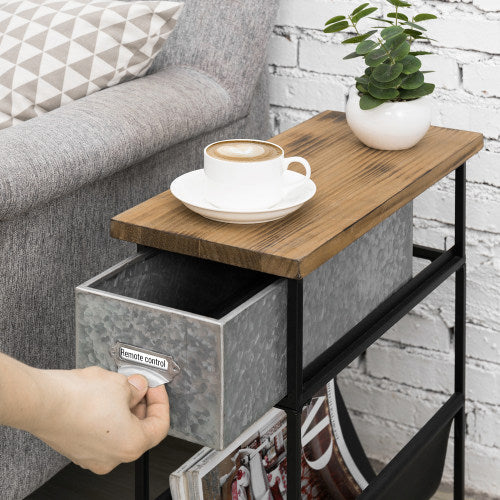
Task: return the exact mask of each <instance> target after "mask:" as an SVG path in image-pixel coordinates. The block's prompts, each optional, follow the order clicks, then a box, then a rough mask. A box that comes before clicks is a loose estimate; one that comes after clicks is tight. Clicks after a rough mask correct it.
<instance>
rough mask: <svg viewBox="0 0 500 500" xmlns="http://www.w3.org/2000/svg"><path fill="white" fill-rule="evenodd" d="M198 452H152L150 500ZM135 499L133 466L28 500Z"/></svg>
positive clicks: (46, 489)
mask: <svg viewBox="0 0 500 500" xmlns="http://www.w3.org/2000/svg"><path fill="white" fill-rule="evenodd" d="M198 449H199V446H197V445H194V444H191V443H187V442H186V441H181V440H180V439H176V438H172V437H167V439H165V441H163V443H161V444H160V445H159V446H157V447H156V448H155V449H153V450H152V451H151V459H150V475H151V477H150V488H151V496H150V498H152V499H155V498H156V497H158V496H159V495H160V494H161V493H163V492H164V491H165V489H166V488H167V487H168V476H169V474H170V473H171V472H172V471H174V470H175V469H176V468H177V467H179V466H180V465H181V464H182V463H183V462H185V461H186V460H187V459H188V458H189V457H191V456H192V455H193V454H194V453H196V451H198ZM173 450H175V453H174V452H173ZM133 498H134V466H133V464H122V465H120V466H119V467H117V468H116V469H115V470H113V471H112V472H111V473H109V474H107V475H106V476H97V475H95V474H92V473H91V472H89V471H86V470H83V469H81V468H80V467H78V466H76V465H74V464H70V465H68V466H67V467H65V468H64V469H63V470H62V471H61V472H59V473H58V474H56V475H55V476H54V477H53V478H52V479H51V480H50V481H49V482H48V483H46V484H45V485H43V486H42V487H41V488H39V489H38V490H37V491H35V492H34V493H33V494H31V495H30V496H29V497H27V498H26V499H25V500H59V499H71V500H128V499H130V500H133ZM207 500H208V499H207ZM432 500H453V494H452V493H451V489H450V488H449V487H447V486H443V488H442V489H441V490H440V491H438V492H437V493H436V495H435V496H434V497H433V499H432ZM466 500H487V499H486V497H479V496H476V495H474V497H466Z"/></svg>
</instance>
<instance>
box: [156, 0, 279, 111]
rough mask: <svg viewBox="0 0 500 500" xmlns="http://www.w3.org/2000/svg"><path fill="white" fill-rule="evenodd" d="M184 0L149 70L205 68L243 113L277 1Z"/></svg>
mask: <svg viewBox="0 0 500 500" xmlns="http://www.w3.org/2000/svg"><path fill="white" fill-rule="evenodd" d="M184 1H185V2H186V4H185V6H184V12H183V13H182V15H181V17H180V19H179V21H178V24H177V26H176V28H175V30H174V32H173V33H172V34H171V35H170V37H169V39H168V43H167V44H165V46H164V48H163V50H162V52H161V53H160V54H159V56H158V57H157V58H156V59H155V62H154V63H153V67H152V71H158V69H160V68H164V67H166V66H169V65H187V66H190V67H193V68H197V69H199V70H200V71H204V72H206V73H207V74H209V75H210V76H212V77H213V78H214V79H215V80H216V81H218V82H219V83H220V84H221V85H222V86H223V87H224V88H225V89H226V90H227V91H228V92H229V94H230V95H231V96H232V97H233V99H234V104H235V106H236V109H237V111H238V113H239V116H240V117H242V116H243V115H245V114H246V113H247V112H248V106H249V103H250V98H251V95H252V89H253V88H254V87H255V84H256V82H257V79H258V77H259V71H260V67H261V65H262V54H264V53H265V51H266V45H267V41H268V36H269V33H270V32H271V30H272V27H273V24H274V18H275V13H276V11H277V7H278V2H276V1H275V0H268V1H262V0H187V1H186V0H184ZM193 40H200V41H202V42H201V43H193Z"/></svg>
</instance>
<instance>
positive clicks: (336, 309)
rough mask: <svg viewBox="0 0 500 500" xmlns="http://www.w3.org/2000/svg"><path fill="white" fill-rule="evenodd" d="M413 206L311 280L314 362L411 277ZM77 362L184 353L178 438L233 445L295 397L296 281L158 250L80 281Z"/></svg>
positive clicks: (109, 363) (309, 325)
mask: <svg viewBox="0 0 500 500" xmlns="http://www.w3.org/2000/svg"><path fill="white" fill-rule="evenodd" d="M411 228H412V207H411V205H408V206H406V207H404V208H402V209H401V210H399V211H398V212H397V213H395V214H394V215H393V216H391V217H389V218H388V219H386V220H385V221H384V222H382V223H381V224H379V225H378V226H376V227H375V228H374V229H372V230H371V231H370V232H369V233H367V234H365V235H364V236H362V237H361V238H359V239H358V240H357V241H355V242H354V243H353V244H351V245H350V246H349V247H347V248H346V249H345V250H344V251H343V252H341V253H340V254H338V255H337V256H335V257H334V258H333V259H331V260H330V261H329V262H327V263H326V264H324V265H323V266H321V267H320V268H319V269H317V270H316V271H314V272H313V273H311V274H310V275H308V276H307V277H306V278H305V279H304V362H305V363H306V364H307V363H308V362H310V361H312V360H313V359H314V358H315V357H316V356H318V355H319V354H320V353H321V352H323V351H324V349H326V348H327V347H328V346H330V345H331V344H333V343H334V342H335V341H336V340H337V339H338V338H340V337H341V336H342V335H343V334H344V333H345V332H346V331H347V330H349V329H350V328H351V327H352V326H354V325H355V324H356V323H357V322H358V321H359V320H360V319H362V318H363V317H364V316H365V315H366V314H367V313H368V312H369V311H370V310H372V309H373V308H374V307H375V306H376V305H377V304H379V303H380V302H381V301H382V300H384V299H385V298H386V297H387V296H388V295H390V294H391V293H392V292H393V291H395V290H396V289H397V288H398V287H399V286H400V285H401V284H403V283H404V282H406V281H407V280H408V279H409V278H410V277H411V253H412V229H411ZM76 335H77V366H78V367H84V366H90V365H100V366H103V367H105V368H108V369H110V370H114V369H116V366H115V363H114V361H113V359H112V357H111V354H110V348H111V347H112V346H113V345H114V344H116V343H117V342H124V343H126V344H131V345H134V346H137V347H141V348H144V349H150V350H153V351H156V352H159V353H164V354H168V355H170V356H172V358H173V359H174V361H175V362H176V363H177V364H178V365H179V367H180V370H181V371H180V374H179V375H178V376H177V377H176V378H174V380H173V381H172V382H171V383H170V384H168V386H167V389H168V392H169V396H170V406H171V431H170V433H171V435H174V436H177V437H180V438H183V439H186V440H189V441H193V442H197V443H200V444H203V445H206V446H210V447H212V448H217V449H221V448H223V447H225V446H227V445H228V444H230V443H231V442H232V441H233V440H234V439H235V438H236V437H238V436H239V435H240V434H241V432H242V431H243V430H244V429H245V428H247V427H248V426H249V425H251V424H252V423H253V422H255V420H257V419H258V418H259V417H260V416H262V415H263V414H264V413H265V412H266V411H267V410H268V409H269V408H271V407H272V406H273V405H275V404H276V403H277V402H278V401H279V400H280V399H281V398H283V397H284V396H285V394H286V355H285V353H286V280H284V279H281V278H276V277H273V276H270V275H267V274H263V273H258V272H255V271H249V270H245V269H241V268H237V267H233V266H228V265H225V264H219V263H215V262H210V261H205V260H201V259H197V258H194V257H188V256H183V255H179V254H174V253H169V252H161V251H155V250H153V251H148V252H143V253H139V254H137V255H135V256H133V257H130V258H129V259H127V260H125V261H123V262H121V263H119V264H118V265H116V266H114V267H112V268H111V269H109V270H107V271H106V272H104V273H102V274H100V275H99V276H97V277H95V278H93V279H91V280H89V281H87V282H86V283H84V284H83V285H81V286H79V287H77V289H76Z"/></svg>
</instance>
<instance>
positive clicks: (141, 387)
mask: <svg viewBox="0 0 500 500" xmlns="http://www.w3.org/2000/svg"><path fill="white" fill-rule="evenodd" d="M127 380H128V383H129V388H130V397H129V407H130V408H134V407H135V406H136V405H137V404H138V403H139V402H140V401H141V400H142V398H143V397H144V396H145V395H146V392H148V381H147V379H146V377H144V376H142V375H139V374H135V375H130V377H128V379H127Z"/></svg>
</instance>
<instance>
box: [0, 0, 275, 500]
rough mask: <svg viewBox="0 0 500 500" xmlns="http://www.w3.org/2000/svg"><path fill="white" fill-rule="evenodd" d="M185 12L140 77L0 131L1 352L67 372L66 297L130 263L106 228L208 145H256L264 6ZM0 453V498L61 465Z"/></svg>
mask: <svg viewBox="0 0 500 500" xmlns="http://www.w3.org/2000/svg"><path fill="white" fill-rule="evenodd" d="M185 3H186V5H185V10H184V12H183V14H182V16H181V19H180V21H179V24H178V26H177V27H176V29H175V31H174V33H173V34H172V36H171V37H170V38H169V39H168V40H167V44H166V46H165V48H164V50H163V52H162V53H161V54H160V55H159V57H158V58H157V59H156V60H155V63H154V66H153V67H152V69H151V71H150V72H149V74H148V76H145V77H143V78H140V79H137V80H134V81H131V82H127V83H124V84H121V85H118V86H116V87H112V88H110V89H106V90H104V91H101V92H98V93H96V94H93V95H91V96H88V97H86V98H84V99H81V100H79V101H76V102H74V103H72V104H69V105H67V106H64V107H62V108H60V109H57V110H55V111H53V112H51V113H48V114H46V115H43V116H40V117H38V118H35V119H33V120H31V121H28V122H25V123H23V124H21V125H18V126H16V127H13V128H9V129H4V130H2V131H0V273H1V280H2V281H1V295H0V350H1V351H3V352H5V353H7V354H9V355H11V356H14V357H15V358H17V359H20V360H22V361H24V362H26V363H29V364H31V365H34V366H37V367H41V368H72V367H73V366H74V342H75V341H74V287H75V286H76V285H78V284H79V283H81V282H83V281H85V280H86V279H88V278H90V277H91V276H93V275H95V274H97V273H99V272H100V271H103V270H104V269H106V268H107V267H109V266H110V265H112V264H115V263H116V262H118V261H119V260H121V259H122V258H124V257H125V256H127V255H130V253H131V252H133V251H134V247H133V246H131V245H128V244H125V243H121V242H118V241H114V240H112V239H111V238H110V237H109V219H110V218H111V217H112V216H113V215H115V214H117V213H119V212H121V211H123V210H125V209H127V208H129V207H131V206H133V205H135V204H137V203H139V202H141V201H143V200H145V199H147V198H149V197H151V196H153V195H155V194H157V193H159V192H161V191H164V190H166V189H168V187H169V185H170V182H171V181H172V180H173V179H174V178H175V177H177V176H178V175H180V174H182V173H184V172H187V171H189V170H193V169H196V168H201V166H202V148H203V146H204V145H206V144H208V143H209V142H211V141H214V140H218V139H222V138H229V137H255V138H267V137H269V130H268V98H267V85H266V71H265V68H264V63H265V55H266V45H267V41H268V37H269V34H270V33H271V29H272V25H273V20H274V16H275V12H276V9H277V0H252V1H248V0H205V1H203V0H185ZM263 69H264V71H262V70H263ZM0 454H1V456H0V497H1V498H2V500H8V499H11V498H16V499H17V498H23V497H25V496H26V495H28V494H29V493H30V492H32V491H33V490H34V489H36V488H37V487H38V486H40V485H41V484H42V483H43V482H45V481H46V480H47V479H49V478H50V477H51V476H52V475H53V474H55V473H56V472H57V471H58V470H59V469H61V467H63V466H64V465H65V463H66V462H67V461H66V459H65V458H63V457H61V456H60V455H58V454H57V453H55V452H53V451H52V450H51V449H49V448H48V447H47V446H45V445H44V444H43V443H42V442H40V441H38V440H37V439H35V438H33V437H32V436H30V435H28V434H26V433H23V432H20V431H16V430H13V429H10V428H6V427H0Z"/></svg>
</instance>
